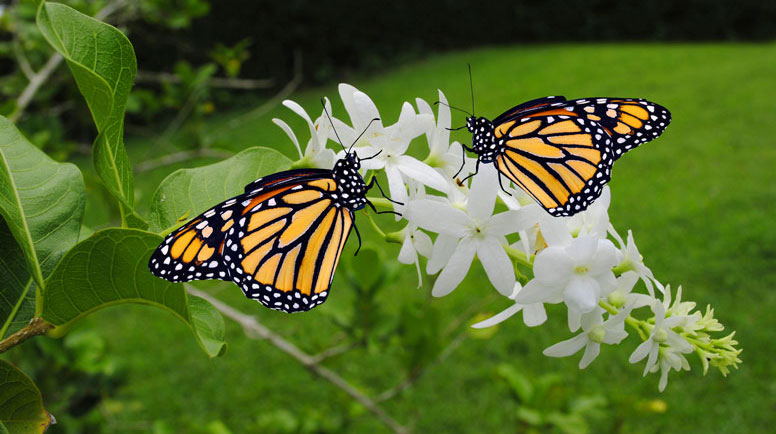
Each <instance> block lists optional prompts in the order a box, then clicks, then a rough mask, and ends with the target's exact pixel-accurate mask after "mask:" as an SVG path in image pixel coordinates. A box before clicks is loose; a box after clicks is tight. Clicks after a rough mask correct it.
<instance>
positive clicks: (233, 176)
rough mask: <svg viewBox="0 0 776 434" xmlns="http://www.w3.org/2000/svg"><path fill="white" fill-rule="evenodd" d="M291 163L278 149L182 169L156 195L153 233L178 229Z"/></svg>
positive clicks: (247, 152)
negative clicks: (179, 224)
mask: <svg viewBox="0 0 776 434" xmlns="http://www.w3.org/2000/svg"><path fill="white" fill-rule="evenodd" d="M290 165H291V160H289V159H288V158H286V157H285V156H284V155H283V154H281V153H280V152H278V151H275V150H274V149H269V148H262V147H256V148H248V149H246V150H244V151H242V152H240V153H239V154H236V155H234V156H232V157H230V158H227V159H226V160H224V161H220V162H218V163H215V164H210V165H208V166H202V167H197V168H194V169H180V170H176V171H175V172H173V173H171V174H170V176H168V177H167V178H165V179H164V181H162V183H161V184H159V188H157V189H156V193H154V198H153V202H152V203H151V211H150V214H149V221H150V225H151V230H153V231H160V230H163V229H168V228H170V227H172V226H177V222H178V219H180V218H183V217H186V218H191V217H194V216H196V215H198V214H200V213H201V212H204V211H205V210H207V209H208V208H210V207H212V206H213V205H215V204H217V203H219V202H222V201H224V200H226V199H229V198H230V197H232V196H236V195H238V194H240V193H242V192H243V191H244V189H245V186H246V185H248V184H250V183H251V182H252V181H254V180H256V179H258V178H261V177H262V176H267V175H270V174H272V173H275V172H279V171H281V170H286V169H288V168H289V166H290Z"/></svg>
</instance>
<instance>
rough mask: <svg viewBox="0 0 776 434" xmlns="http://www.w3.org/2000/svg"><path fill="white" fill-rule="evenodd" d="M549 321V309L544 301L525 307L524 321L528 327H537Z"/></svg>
mask: <svg viewBox="0 0 776 434" xmlns="http://www.w3.org/2000/svg"><path fill="white" fill-rule="evenodd" d="M545 321H547V311H546V310H545V309H544V305H543V304H542V303H533V304H529V305H527V306H525V307H523V322H524V323H525V325H527V326H528V327H536V326H538V325H542V324H544V322H545Z"/></svg>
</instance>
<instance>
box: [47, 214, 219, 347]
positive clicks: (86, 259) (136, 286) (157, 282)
mask: <svg viewBox="0 0 776 434" xmlns="http://www.w3.org/2000/svg"><path fill="white" fill-rule="evenodd" d="M161 242H162V238H161V237H160V236H159V235H156V234H152V233H149V232H145V231H141V230H137V229H119V228H112V229H105V230H102V231H98V232H95V233H94V234H93V235H92V236H90V237H89V238H87V239H85V240H84V241H82V242H80V243H78V244H77V245H76V246H75V247H73V248H72V249H71V250H70V251H69V252H68V253H67V255H65V257H64V258H62V261H61V262H60V263H59V265H58V266H57V267H56V268H55V269H54V272H53V273H51V276H50V277H49V279H48V280H47V281H46V293H45V297H44V304H43V315H42V316H43V318H44V319H45V320H46V321H48V322H50V323H51V324H54V325H55V326H57V328H55V329H54V330H53V334H54V335H57V334H60V333H61V332H62V331H63V330H66V329H67V328H68V327H70V325H71V324H72V323H73V322H75V321H77V320H78V319H79V318H81V317H83V316H84V315H87V314H89V313H91V312H94V311H96V310H98V309H101V308H104V307H107V306H112V305H115V304H120V303H142V304H149V305H153V306H157V307H161V308H163V309H166V310H168V311H170V312H172V313H173V314H175V315H176V316H177V317H178V318H180V319H181V320H183V321H184V322H185V323H186V324H187V325H188V326H189V327H190V328H191V329H192V331H193V332H194V335H195V337H196V338H197V342H198V343H199V345H200V346H201V347H202V348H203V349H204V350H205V351H206V352H207V354H208V355H209V356H210V357H216V356H219V355H221V354H223V352H224V351H225V349H226V344H225V343H224V342H223V339H224V320H223V317H221V315H220V314H219V313H218V312H217V311H216V310H215V308H214V307H213V306H212V305H210V304H209V303H207V302H206V301H205V300H202V299H200V298H197V297H193V296H189V295H188V294H187V293H186V290H185V289H184V287H183V285H182V284H180V283H172V282H168V281H166V280H163V279H159V278H157V277H155V276H153V275H152V274H151V273H150V272H149V271H148V260H149V258H150V257H151V253H153V251H154V250H155V249H156V247H157V246H158V245H159V243H161Z"/></svg>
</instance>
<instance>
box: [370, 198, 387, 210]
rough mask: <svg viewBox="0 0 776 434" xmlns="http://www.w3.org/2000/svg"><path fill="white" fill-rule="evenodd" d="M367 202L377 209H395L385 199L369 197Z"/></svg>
mask: <svg viewBox="0 0 776 434" xmlns="http://www.w3.org/2000/svg"><path fill="white" fill-rule="evenodd" d="M367 200H368V201H370V202H372V204H373V205H374V206H375V207H377V208H385V209H393V204H391V201H390V200H388V199H386V198H384V197H368V198H367Z"/></svg>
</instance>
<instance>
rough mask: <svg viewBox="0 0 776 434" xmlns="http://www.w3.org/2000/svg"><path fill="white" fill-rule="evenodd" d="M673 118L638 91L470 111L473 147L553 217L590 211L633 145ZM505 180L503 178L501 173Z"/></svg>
mask: <svg viewBox="0 0 776 434" xmlns="http://www.w3.org/2000/svg"><path fill="white" fill-rule="evenodd" d="M670 122H671V113H669V112H668V110H666V109H665V108H664V107H661V106H660V105H658V104H655V103H653V102H650V101H647V100H645V99H636V98H583V99H576V100H572V101H566V98H564V97H562V96H549V97H545V98H539V99H535V100H532V101H528V102H526V103H523V104H520V105H518V106H516V107H513V108H511V109H509V110H507V111H506V112H504V113H503V114H502V115H500V116H499V117H497V118H496V119H494V120H493V121H489V120H488V119H486V118H483V117H475V116H473V115H472V116H469V117H468V118H467V119H466V127H467V128H468V129H469V131H471V132H472V133H473V135H474V136H473V139H472V146H471V148H469V147H466V146H464V148H465V149H467V150H468V151H470V152H473V153H475V154H477V167H478V168H479V164H480V163H493V164H495V165H496V168H497V169H498V171H499V173H500V174H501V175H504V176H506V177H507V178H509V180H511V181H512V182H514V183H515V185H517V186H519V187H520V188H522V189H523V190H525V192H526V193H528V194H529V195H530V196H531V197H533V198H534V199H535V200H536V201H537V202H538V203H539V204H541V205H542V206H543V207H544V209H546V210H547V212H549V213H550V214H552V215H553V216H569V215H574V214H576V213H578V212H580V211H583V210H585V209H586V208H587V207H588V206H589V205H590V204H591V203H592V202H593V201H594V200H595V199H597V198H598V196H600V195H601V190H602V188H603V186H604V184H606V183H607V182H609V179H610V176H611V170H612V164H613V163H614V161H615V160H617V159H618V158H619V157H621V156H622V154H624V153H625V152H628V151H629V150H631V149H633V148H635V147H637V146H639V145H641V144H642V143H645V142H648V141H650V140H652V139H655V138H657V137H658V136H659V135H660V134H661V133H662V132H663V131H664V130H665V129H666V127H667V126H668V124H669V123H670ZM499 182H501V177H500V176H499Z"/></svg>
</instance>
